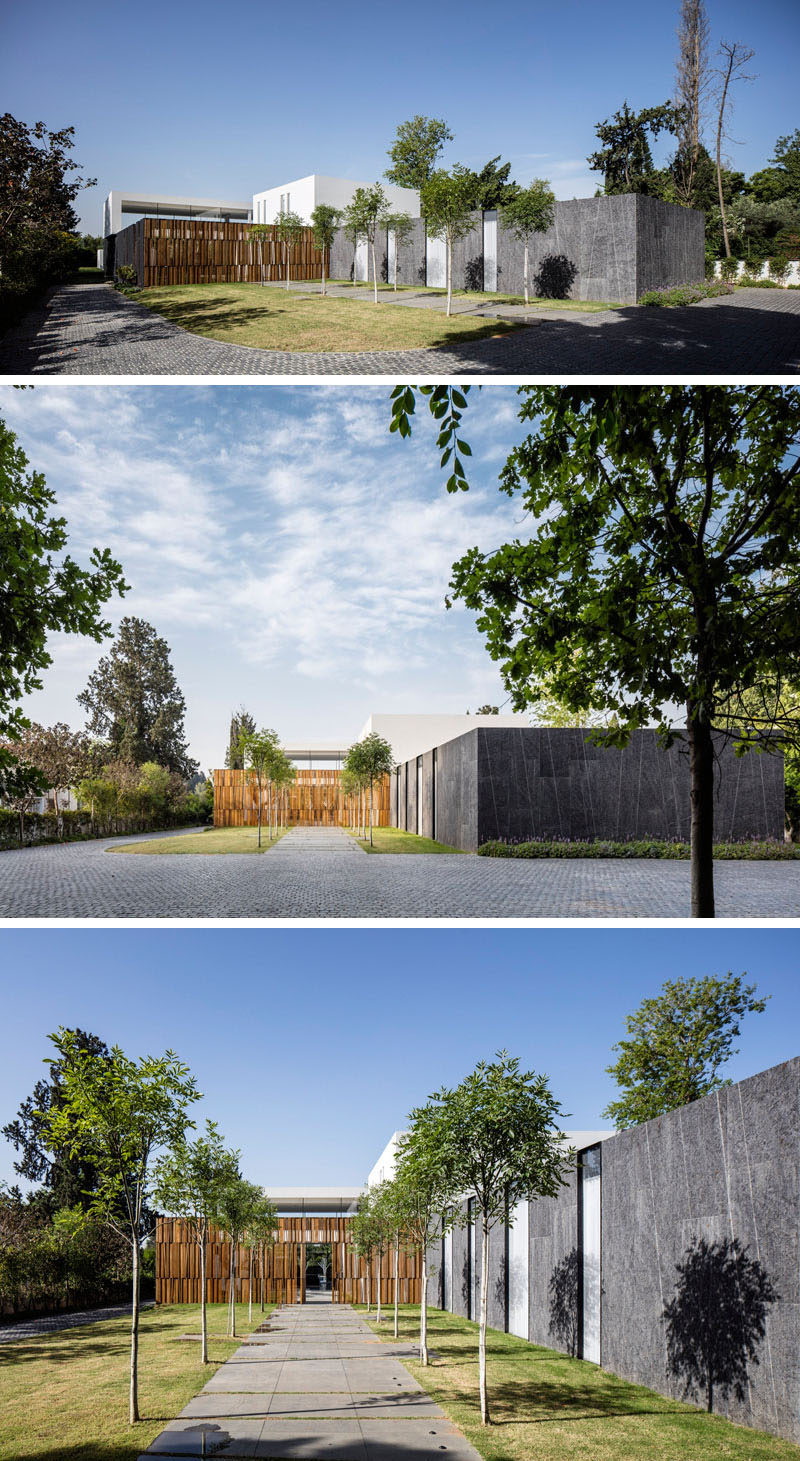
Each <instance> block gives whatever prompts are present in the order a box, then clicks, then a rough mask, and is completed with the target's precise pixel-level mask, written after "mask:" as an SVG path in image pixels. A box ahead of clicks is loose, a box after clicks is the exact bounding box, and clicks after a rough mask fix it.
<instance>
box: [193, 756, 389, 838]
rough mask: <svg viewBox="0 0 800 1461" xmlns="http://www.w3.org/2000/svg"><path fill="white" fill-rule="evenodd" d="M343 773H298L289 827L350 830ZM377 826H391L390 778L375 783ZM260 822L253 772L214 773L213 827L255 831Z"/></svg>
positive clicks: (264, 806)
mask: <svg viewBox="0 0 800 1461" xmlns="http://www.w3.org/2000/svg"><path fill="white" fill-rule="evenodd" d="M341 777H342V773H341V771H333V770H327V769H326V770H322V771H308V770H298V772H297V779H296V781H294V782H293V783H292V785H291V786H289V787H288V788H287V792H286V795H287V799H288V805H287V817H286V820H287V823H289V822H291V824H292V825H293V826H295V827H349V825H350V817H351V813H350V803H349V802H348V801H347V800H346V798H345V797H344V795H343V793H342V789H341ZM374 795H375V826H376V827H389V826H390V825H391V777H389V776H385V777H384V778H383V780H382V781H380V782H376V783H375V793H374ZM261 820H262V822H263V823H266V820H267V796H266V792H264V793H263V794H262V810H261ZM257 822H258V782H257V781H256V778H255V776H254V775H253V773H252V772H248V771H231V770H228V768H227V767H225V768H223V769H221V770H216V771H215V772H214V826H215V827H255V826H256V824H257Z"/></svg>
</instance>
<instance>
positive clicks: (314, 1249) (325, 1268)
mask: <svg viewBox="0 0 800 1461" xmlns="http://www.w3.org/2000/svg"><path fill="white" fill-rule="evenodd" d="M298 1261H299V1264H303V1263H304V1264H305V1269H304V1271H303V1274H302V1275H301V1277H302V1278H303V1279H304V1282H303V1283H302V1284H301V1288H302V1290H303V1292H304V1295H305V1302H306V1303H307V1304H330V1303H332V1291H333V1281H332V1268H333V1253H332V1244H330V1243H305V1244H304V1245H303V1247H302V1248H301V1251H300V1254H299V1260H298Z"/></svg>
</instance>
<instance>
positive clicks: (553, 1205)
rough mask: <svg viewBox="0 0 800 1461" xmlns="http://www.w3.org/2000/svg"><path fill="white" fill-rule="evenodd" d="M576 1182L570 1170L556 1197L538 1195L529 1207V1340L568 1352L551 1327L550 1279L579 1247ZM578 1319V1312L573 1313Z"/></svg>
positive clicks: (574, 1175)
mask: <svg viewBox="0 0 800 1461" xmlns="http://www.w3.org/2000/svg"><path fill="white" fill-rule="evenodd" d="M577 1194H578V1183H577V1174H576V1173H574V1172H573V1173H572V1175H571V1177H570V1180H569V1184H568V1185H567V1186H565V1187H562V1188H561V1191H560V1192H559V1194H558V1197H539V1198H537V1199H536V1201H535V1202H531V1204H530V1209H529V1218H528V1223H529V1228H530V1239H529V1253H530V1271H529V1276H528V1326H529V1327H528V1335H529V1338H530V1340H531V1343H532V1344H543V1345H546V1346H547V1347H548V1348H549V1349H560V1350H564V1351H565V1352H569V1348H570V1346H569V1345H568V1344H567V1343H563V1342H561V1341H560V1337H559V1334H558V1333H557V1332H556V1331H555V1330H554V1328H553V1322H554V1315H553V1310H552V1299H551V1292H550V1281H551V1279H552V1278H553V1276H554V1275H555V1273H556V1270H557V1269H558V1268H559V1267H560V1265H563V1264H564V1263H565V1262H568V1261H569V1259H570V1257H571V1256H572V1255H574V1254H575V1253H576V1251H577V1247H578V1200H577ZM576 1321H577V1315H576Z"/></svg>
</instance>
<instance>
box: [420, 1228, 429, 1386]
mask: <svg viewBox="0 0 800 1461" xmlns="http://www.w3.org/2000/svg"><path fill="white" fill-rule="evenodd" d="M420 1290H421V1292H420V1302H419V1362H420V1364H421V1365H427V1363H428V1250H427V1248H426V1247H425V1246H424V1240H423V1248H422V1278H421V1280H420Z"/></svg>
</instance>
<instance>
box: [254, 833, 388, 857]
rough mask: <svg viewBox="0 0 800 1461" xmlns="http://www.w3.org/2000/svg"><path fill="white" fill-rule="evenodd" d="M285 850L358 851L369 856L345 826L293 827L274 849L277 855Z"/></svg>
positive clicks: (273, 852) (364, 855) (291, 851)
mask: <svg viewBox="0 0 800 1461" xmlns="http://www.w3.org/2000/svg"><path fill="white" fill-rule="evenodd" d="M284 852H289V853H294V852H356V853H359V854H360V855H361V856H362V857H366V856H367V854H366V852H365V851H364V848H363V847H361V846H360V844H359V843H358V842H356V839H355V837H351V836H350V834H349V832H345V830H344V827H292V829H291V831H289V832H287V833H286V836H285V837H282V838H281V840H280V842H279V843H278V844H277V846H276V847H273V849H272V855H273V856H275V857H277V855H278V853H281V854H282V853H284Z"/></svg>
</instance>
